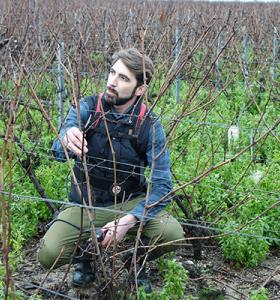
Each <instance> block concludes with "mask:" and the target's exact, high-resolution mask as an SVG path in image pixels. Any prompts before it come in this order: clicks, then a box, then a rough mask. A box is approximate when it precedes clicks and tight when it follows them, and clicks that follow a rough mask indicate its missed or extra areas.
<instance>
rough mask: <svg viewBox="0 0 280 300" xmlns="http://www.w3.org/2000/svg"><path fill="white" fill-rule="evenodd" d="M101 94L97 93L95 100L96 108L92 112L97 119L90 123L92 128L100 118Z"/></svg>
mask: <svg viewBox="0 0 280 300" xmlns="http://www.w3.org/2000/svg"><path fill="white" fill-rule="evenodd" d="M102 96H103V94H99V95H98V100H97V105H96V110H95V113H94V116H96V115H97V114H98V116H97V119H96V120H95V121H94V122H93V123H92V128H96V127H97V126H98V123H99V121H100V119H101V99H102Z"/></svg>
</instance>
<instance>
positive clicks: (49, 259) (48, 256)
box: [37, 239, 62, 269]
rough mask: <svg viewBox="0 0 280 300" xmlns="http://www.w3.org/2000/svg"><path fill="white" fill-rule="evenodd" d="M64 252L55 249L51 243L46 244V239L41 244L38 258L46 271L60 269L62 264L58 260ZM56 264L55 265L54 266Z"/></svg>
mask: <svg viewBox="0 0 280 300" xmlns="http://www.w3.org/2000/svg"><path fill="white" fill-rule="evenodd" d="M61 252H62V251H61V250H59V249H58V248H57V247H54V246H53V245H51V244H50V243H46V241H45V240H44V239H42V240H41V244H40V247H39V250H38V253H37V258H38V261H39V263H40V264H41V265H42V266H43V267H44V268H46V269H50V268H51V267H53V268H54V269H55V268H58V267H59V266H61V263H59V262H58V261H57V263H56V264H55V262H56V260H57V259H58V257H59V256H60V255H61V254H62V253H61ZM54 264H55V265H54Z"/></svg>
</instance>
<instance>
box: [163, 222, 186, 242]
mask: <svg viewBox="0 0 280 300" xmlns="http://www.w3.org/2000/svg"><path fill="white" fill-rule="evenodd" d="M162 239H163V241H164V242H172V241H174V242H176V241H177V240H182V239H184V230H183V228H182V226H181V225H180V224H179V222H177V220H176V221H175V222H172V223H171V222H170V223H168V224H167V225H166V227H165V228H164V231H163V233H162Z"/></svg>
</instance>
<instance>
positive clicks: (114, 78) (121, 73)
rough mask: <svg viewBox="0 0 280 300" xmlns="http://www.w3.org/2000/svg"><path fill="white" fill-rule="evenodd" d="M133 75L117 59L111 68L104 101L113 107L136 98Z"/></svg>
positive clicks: (135, 83)
mask: <svg viewBox="0 0 280 300" xmlns="http://www.w3.org/2000/svg"><path fill="white" fill-rule="evenodd" d="M136 91H137V80H136V77H135V74H134V73H133V72H131V71H130V70H129V69H128V68H127V67H126V65H125V64H124V63H123V62H122V61H121V60H120V59H119V60H117V61H116V62H115V63H114V65H113V66H112V67H111V70H110V73H109V77H108V80H107V88H106V92H105V98H106V101H107V102H109V103H112V104H114V105H123V104H125V103H127V102H128V101H129V100H131V99H132V98H133V97H134V96H137V93H136Z"/></svg>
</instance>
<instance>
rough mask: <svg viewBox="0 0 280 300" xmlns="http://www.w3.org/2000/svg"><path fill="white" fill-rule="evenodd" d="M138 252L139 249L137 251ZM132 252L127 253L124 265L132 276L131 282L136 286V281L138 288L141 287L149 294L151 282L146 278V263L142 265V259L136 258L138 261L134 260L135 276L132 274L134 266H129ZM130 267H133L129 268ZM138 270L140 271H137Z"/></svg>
mask: <svg viewBox="0 0 280 300" xmlns="http://www.w3.org/2000/svg"><path fill="white" fill-rule="evenodd" d="M138 252H140V251H138ZM132 256H133V253H128V254H127V255H126V256H125V258H124V259H123V260H124V266H125V268H126V269H127V270H128V272H129V273H130V276H131V278H132V284H133V285H134V286H136V281H137V286H138V289H139V288H143V289H144V291H145V292H146V294H149V293H151V292H152V284H151V281H150V279H149V278H148V275H147V273H146V265H143V259H142V258H141V259H138V262H136V273H137V278H135V274H134V268H133V266H131V260H132ZM131 267H132V268H133V269H131ZM140 270H141V271H140ZM139 271H140V272H139Z"/></svg>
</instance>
